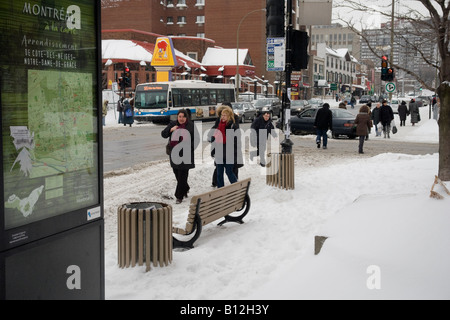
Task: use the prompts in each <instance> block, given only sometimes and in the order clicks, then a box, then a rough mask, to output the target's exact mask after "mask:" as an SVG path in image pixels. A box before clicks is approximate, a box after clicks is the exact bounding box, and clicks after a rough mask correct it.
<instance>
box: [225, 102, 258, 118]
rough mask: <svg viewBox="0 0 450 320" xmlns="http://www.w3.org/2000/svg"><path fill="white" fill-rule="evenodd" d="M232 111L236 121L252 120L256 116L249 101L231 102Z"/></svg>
mask: <svg viewBox="0 0 450 320" xmlns="http://www.w3.org/2000/svg"><path fill="white" fill-rule="evenodd" d="M231 106H232V107H233V112H234V114H235V115H237V116H238V119H236V120H237V121H238V122H242V123H244V122H246V121H247V120H249V121H250V122H252V121H253V120H254V119H255V118H256V108H255V107H254V106H253V105H252V104H251V103H250V102H233V103H232V104H231Z"/></svg>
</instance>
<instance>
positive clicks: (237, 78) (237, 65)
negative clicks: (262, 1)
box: [234, 8, 266, 101]
mask: <svg viewBox="0 0 450 320" xmlns="http://www.w3.org/2000/svg"><path fill="white" fill-rule="evenodd" d="M258 11H266V9H265V8H263V9H256V10H253V11H250V12H248V13H247V14H246V15H245V16H244V17H242V19H241V21H240V22H239V25H238V28H237V32H236V77H235V78H234V81H235V83H236V101H237V100H238V99H239V83H240V75H239V30H240V29H241V24H242V22H243V21H244V20H245V18H247V17H248V16H249V15H250V14H252V13H254V12H258Z"/></svg>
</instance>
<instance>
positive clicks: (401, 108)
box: [398, 101, 409, 127]
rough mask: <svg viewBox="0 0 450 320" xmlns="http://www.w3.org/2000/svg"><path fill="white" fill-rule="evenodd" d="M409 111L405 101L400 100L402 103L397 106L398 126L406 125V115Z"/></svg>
mask: <svg viewBox="0 0 450 320" xmlns="http://www.w3.org/2000/svg"><path fill="white" fill-rule="evenodd" d="M408 114H409V111H408V107H407V106H406V101H402V103H401V104H400V105H399V106H398V117H399V118H400V127H404V126H406V117H407V116H408Z"/></svg>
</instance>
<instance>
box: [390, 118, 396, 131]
mask: <svg viewBox="0 0 450 320" xmlns="http://www.w3.org/2000/svg"><path fill="white" fill-rule="evenodd" d="M391 126H392V133H393V134H396V133H397V127H396V126H395V122H394V120H392V121H391Z"/></svg>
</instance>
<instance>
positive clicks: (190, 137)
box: [161, 109, 200, 203]
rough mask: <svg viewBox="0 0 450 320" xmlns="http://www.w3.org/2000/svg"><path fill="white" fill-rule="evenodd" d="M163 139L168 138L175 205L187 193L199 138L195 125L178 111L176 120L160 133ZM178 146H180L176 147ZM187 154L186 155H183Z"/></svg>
mask: <svg viewBox="0 0 450 320" xmlns="http://www.w3.org/2000/svg"><path fill="white" fill-rule="evenodd" d="M161 136H162V137H163V138H166V139H167V138H169V142H168V144H169V145H170V154H169V157H170V166H171V167H172V170H173V173H174V174H175V178H176V179H177V186H176V189H175V197H176V199H177V200H176V203H181V202H182V201H183V198H186V197H187V194H188V192H189V189H190V187H189V184H188V177H189V170H190V169H193V168H195V162H194V150H195V147H196V146H197V144H198V143H199V141H197V140H199V139H196V137H200V135H199V134H197V135H196V134H195V125H194V123H193V122H192V121H191V120H190V119H189V114H188V112H187V111H186V110H185V109H181V110H179V111H178V114H177V120H175V121H171V122H170V123H169V124H168V125H167V127H165V128H164V130H163V131H162V132H161ZM179 144H180V146H178V145H179ZM185 152H187V153H185Z"/></svg>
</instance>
